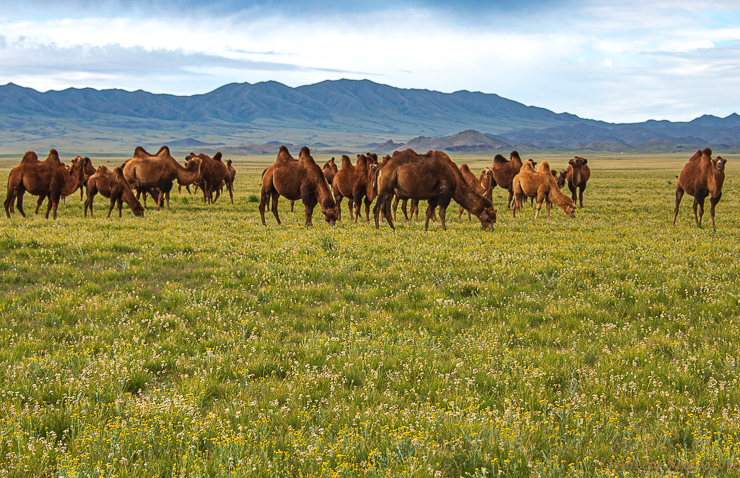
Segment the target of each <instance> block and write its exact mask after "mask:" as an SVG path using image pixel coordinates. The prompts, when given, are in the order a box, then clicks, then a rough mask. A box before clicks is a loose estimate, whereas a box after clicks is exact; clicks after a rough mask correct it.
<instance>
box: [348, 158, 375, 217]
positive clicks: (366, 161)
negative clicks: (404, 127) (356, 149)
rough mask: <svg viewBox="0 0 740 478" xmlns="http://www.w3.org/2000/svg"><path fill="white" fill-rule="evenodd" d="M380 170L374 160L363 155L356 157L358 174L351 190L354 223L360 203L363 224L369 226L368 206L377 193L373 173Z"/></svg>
mask: <svg viewBox="0 0 740 478" xmlns="http://www.w3.org/2000/svg"><path fill="white" fill-rule="evenodd" d="M378 168H380V165H379V164H378V161H377V155H376V156H375V158H372V157H368V156H367V155H365V154H358V155H357V162H356V163H355V170H356V171H357V172H358V175H357V181H355V185H354V188H353V189H352V202H353V203H354V204H355V222H357V219H358V218H359V217H360V207H361V202H362V201H363V200H364V203H365V222H367V223H368V224H370V204H372V202H373V200H374V199H375V196H377V191H376V189H375V187H374V179H375V172H376V171H377V170H378Z"/></svg>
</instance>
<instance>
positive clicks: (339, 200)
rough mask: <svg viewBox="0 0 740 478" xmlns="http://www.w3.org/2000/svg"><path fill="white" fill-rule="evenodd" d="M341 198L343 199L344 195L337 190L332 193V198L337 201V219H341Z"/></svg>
mask: <svg viewBox="0 0 740 478" xmlns="http://www.w3.org/2000/svg"><path fill="white" fill-rule="evenodd" d="M342 199H344V196H342V195H341V194H340V193H339V191H337V192H335V193H334V200H335V201H336V203H337V221H341V220H342Z"/></svg>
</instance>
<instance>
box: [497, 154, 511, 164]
mask: <svg viewBox="0 0 740 478" xmlns="http://www.w3.org/2000/svg"><path fill="white" fill-rule="evenodd" d="M493 162H494V163H499V164H506V163H508V162H509V160H508V159H506V158H504V155H503V154H497V155H496V156H494V157H493Z"/></svg>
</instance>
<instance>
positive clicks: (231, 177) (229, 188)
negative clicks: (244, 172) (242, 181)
mask: <svg viewBox="0 0 740 478" xmlns="http://www.w3.org/2000/svg"><path fill="white" fill-rule="evenodd" d="M226 169H228V170H229V180H228V181H224V183H225V185H226V190H227V191H229V198H231V204H234V179H235V178H236V169H234V166H232V165H231V160H230V159H227V160H226Z"/></svg>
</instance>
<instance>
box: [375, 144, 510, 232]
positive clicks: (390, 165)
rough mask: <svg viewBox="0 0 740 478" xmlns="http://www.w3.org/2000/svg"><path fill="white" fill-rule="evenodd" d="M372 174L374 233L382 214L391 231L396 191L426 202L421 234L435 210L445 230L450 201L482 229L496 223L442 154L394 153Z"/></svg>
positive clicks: (490, 206)
mask: <svg viewBox="0 0 740 478" xmlns="http://www.w3.org/2000/svg"><path fill="white" fill-rule="evenodd" d="M376 171H377V175H376V176H375V180H376V184H377V195H378V200H377V203H376V204H375V208H374V209H373V213H374V215H375V228H376V229H379V228H380V220H379V216H380V212H381V210H382V211H383V215H384V216H385V219H386V220H387V221H388V224H389V225H390V227H391V229H393V230H394V231H395V227H394V226H393V217H392V216H391V199H392V198H393V194H394V192H395V191H396V190H398V192H399V194H400V195H401V196H402V197H407V198H410V199H420V200H421V199H423V200H427V201H428V202H429V207H427V213H426V222H425V223H424V230H425V231H426V230H427V229H428V228H429V219H431V216H432V213H433V212H434V209H435V208H436V207H437V206H439V220H440V223H441V225H442V229H443V230H447V228H446V226H445V215H446V211H447V206H448V205H449V204H450V201H451V200H453V199H454V200H455V202H457V203H458V204H460V205H461V206H463V207H464V208H465V209H466V210H468V211H470V212H471V213H472V214H473V215H474V216H476V217H477V218H478V219H479V220H480V222H481V225H482V226H483V228H484V229H493V224H494V223H495V222H496V210H495V209H494V208H493V204H492V203H491V201H489V200H488V199H486V198H484V197H483V196H479V195H478V194H476V193H475V191H473V190H472V189H470V187H469V186H468V185H467V183H466V182H465V179H464V178H463V176H462V174H461V173H460V169H459V168H458V167H457V165H456V164H455V163H454V162H452V160H451V159H450V158H449V156H447V154H445V153H444V152H442V151H428V152H427V153H426V154H417V153H416V152H415V151H414V150H412V149H406V150H404V151H395V152H394V153H393V157H392V158H391V159H390V160H389V161H388V162H387V163H386V164H385V165H384V166H383V167H381V168H378V169H377V170H376Z"/></svg>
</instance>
